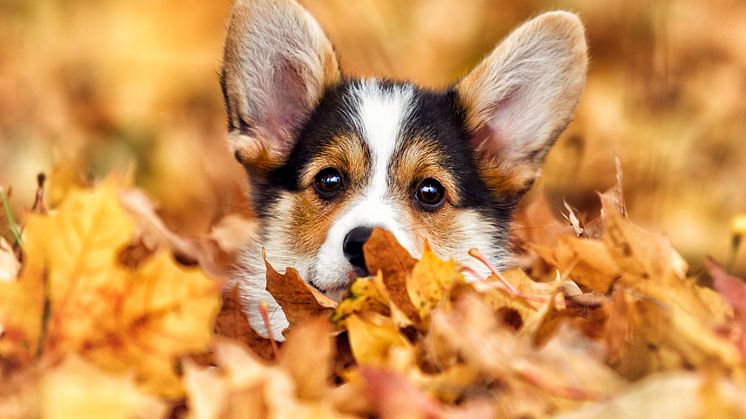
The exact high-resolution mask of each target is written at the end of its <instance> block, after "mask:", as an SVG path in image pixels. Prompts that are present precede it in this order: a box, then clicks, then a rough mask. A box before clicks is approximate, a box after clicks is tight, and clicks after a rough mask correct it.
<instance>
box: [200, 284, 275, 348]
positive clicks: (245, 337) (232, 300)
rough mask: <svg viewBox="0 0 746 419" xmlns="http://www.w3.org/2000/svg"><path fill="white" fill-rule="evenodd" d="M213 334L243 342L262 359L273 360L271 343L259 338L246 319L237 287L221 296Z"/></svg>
mask: <svg viewBox="0 0 746 419" xmlns="http://www.w3.org/2000/svg"><path fill="white" fill-rule="evenodd" d="M215 333H216V334H218V335H221V336H225V337H228V338H231V339H235V340H238V341H240V342H243V343H244V344H246V345H247V346H248V347H249V348H251V350H253V351H254V353H256V354H257V355H259V356H260V357H261V358H263V359H267V360H270V359H274V358H275V353H274V349H273V348H272V341H270V340H269V339H266V338H264V337H262V336H259V334H257V333H256V332H255V331H254V329H252V328H251V325H250V324H249V321H248V320H247V319H246V314H245V313H244V311H243V310H242V307H241V294H240V290H239V286H238V285H235V286H234V287H233V288H231V290H230V291H228V292H226V293H224V294H223V305H222V307H221V309H220V313H219V314H218V317H217V319H216V320H215Z"/></svg>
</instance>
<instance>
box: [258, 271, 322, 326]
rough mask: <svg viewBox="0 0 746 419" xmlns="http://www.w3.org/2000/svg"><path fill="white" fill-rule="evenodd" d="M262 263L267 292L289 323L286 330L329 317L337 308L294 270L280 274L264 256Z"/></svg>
mask: <svg viewBox="0 0 746 419" xmlns="http://www.w3.org/2000/svg"><path fill="white" fill-rule="evenodd" d="M264 263H265V266H266V267H267V291H269V293H270V294H272V297H274V299H275V301H277V304H279V305H280V307H282V311H283V312H284V313H285V317H286V318H287V320H288V323H290V326H289V327H288V329H291V328H292V327H293V325H295V324H297V323H298V322H300V321H302V320H305V319H310V318H313V317H318V316H322V315H330V314H331V313H332V312H333V311H334V309H335V308H336V307H337V302H336V301H334V300H332V299H331V298H329V297H327V296H326V295H324V294H322V293H321V292H319V291H318V290H317V289H316V288H314V287H312V286H311V285H309V284H308V283H307V282H306V281H304V280H303V278H301V277H300V274H299V273H298V271H296V270H295V269H293V268H287V269H286V270H285V273H284V274H281V273H279V272H277V271H276V270H275V268H273V267H272V265H270V263H269V262H268V261H267V258H266V256H265V258H264ZM286 330H287V329H286Z"/></svg>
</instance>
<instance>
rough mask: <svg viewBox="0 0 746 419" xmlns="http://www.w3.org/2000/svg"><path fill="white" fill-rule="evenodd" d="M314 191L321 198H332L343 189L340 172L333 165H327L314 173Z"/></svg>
mask: <svg viewBox="0 0 746 419" xmlns="http://www.w3.org/2000/svg"><path fill="white" fill-rule="evenodd" d="M314 188H315V189H316V193H317V194H319V196H320V197H321V198H323V199H333V198H335V197H337V195H339V194H340V193H341V192H342V190H343V189H344V182H343V180H342V174H341V173H339V170H337V169H335V168H333V167H327V168H326V169H324V170H322V171H320V172H319V173H318V174H317V175H316V182H314Z"/></svg>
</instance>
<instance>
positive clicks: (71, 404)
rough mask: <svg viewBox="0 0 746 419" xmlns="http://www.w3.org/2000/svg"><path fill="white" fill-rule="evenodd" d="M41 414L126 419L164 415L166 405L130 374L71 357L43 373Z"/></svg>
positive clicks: (60, 418) (63, 417) (54, 417)
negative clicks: (122, 373) (99, 367)
mask: <svg viewBox="0 0 746 419" xmlns="http://www.w3.org/2000/svg"><path fill="white" fill-rule="evenodd" d="M38 403H39V404H40V406H41V417H43V418H50V419H78V418H101V419H107V418H111V419H126V418H159V417H165V416H166V413H167V410H166V405H165V404H164V403H163V402H161V401H160V400H158V399H156V398H154V397H153V396H151V395H147V394H144V393H143V392H142V391H141V390H140V389H139V388H138V387H137V386H136V385H135V380H134V377H132V375H112V374H109V373H106V372H103V371H101V370H99V369H98V368H96V367H95V366H94V365H92V364H90V363H87V362H85V361H83V360H82V359H80V358H78V357H75V356H72V357H69V358H68V359H67V360H66V361H65V362H64V363H63V364H62V365H60V366H58V367H56V368H54V369H52V370H51V371H49V372H46V373H45V374H44V376H43V378H42V379H41V383H40V386H39V399H38Z"/></svg>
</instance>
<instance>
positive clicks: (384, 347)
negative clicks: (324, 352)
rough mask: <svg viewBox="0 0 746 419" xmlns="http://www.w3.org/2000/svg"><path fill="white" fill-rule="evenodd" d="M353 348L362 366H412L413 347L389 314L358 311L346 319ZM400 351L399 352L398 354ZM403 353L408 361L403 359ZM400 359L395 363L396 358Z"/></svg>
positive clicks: (353, 352) (351, 347)
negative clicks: (358, 312)
mask: <svg viewBox="0 0 746 419" xmlns="http://www.w3.org/2000/svg"><path fill="white" fill-rule="evenodd" d="M345 327H346V328H347V334H348V336H349V339H350V349H351V350H352V355H353V356H354V357H355V360H356V361H357V362H358V364H360V365H369V366H373V367H389V368H391V367H392V366H393V365H394V364H396V365H397V366H398V367H403V366H406V369H409V368H410V367H411V361H412V360H413V359H414V354H413V352H412V351H413V348H412V346H411V345H410V344H409V342H407V340H406V339H405V338H404V336H402V335H401V333H399V328H398V327H397V326H396V324H395V323H394V322H393V320H391V318H389V317H385V316H382V315H380V314H377V313H366V314H354V315H352V316H350V317H348V318H347V320H346V321H345ZM397 352H398V353H397ZM402 356H403V357H404V360H402ZM394 357H396V358H397V359H396V360H395V361H394V362H392V359H393V358H394Z"/></svg>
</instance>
